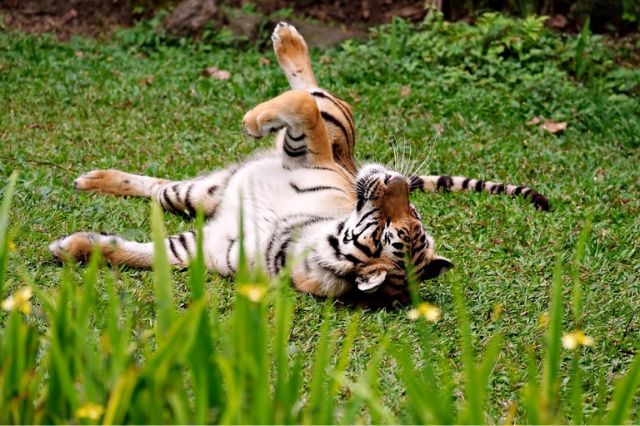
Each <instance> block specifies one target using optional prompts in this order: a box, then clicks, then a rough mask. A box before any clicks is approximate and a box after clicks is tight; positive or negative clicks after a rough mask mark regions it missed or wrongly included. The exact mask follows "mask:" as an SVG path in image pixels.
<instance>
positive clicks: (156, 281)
mask: <svg viewBox="0 0 640 426" xmlns="http://www.w3.org/2000/svg"><path fill="white" fill-rule="evenodd" d="M151 233H152V235H153V285H154V288H155V299H156V314H157V316H158V333H157V336H158V339H159V340H162V339H164V336H165V335H166V333H167V332H168V331H169V328H171V324H172V322H173V319H174V317H175V313H174V307H173V285H172V283H171V267H170V265H169V259H168V256H167V249H166V247H165V238H166V235H167V233H166V231H165V228H164V222H163V220H162V210H161V209H160V205H159V204H158V203H157V202H153V203H151Z"/></svg>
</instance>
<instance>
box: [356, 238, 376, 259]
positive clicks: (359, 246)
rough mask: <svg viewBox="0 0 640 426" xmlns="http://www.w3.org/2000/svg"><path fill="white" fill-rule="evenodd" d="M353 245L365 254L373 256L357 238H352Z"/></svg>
mask: <svg viewBox="0 0 640 426" xmlns="http://www.w3.org/2000/svg"><path fill="white" fill-rule="evenodd" d="M353 245H354V246H356V248H358V249H360V251H361V252H363V253H364V254H365V255H367V256H369V257H373V253H372V252H371V249H370V248H369V247H367V246H365V245H364V244H362V243H360V242H359V241H358V239H357V238H354V239H353Z"/></svg>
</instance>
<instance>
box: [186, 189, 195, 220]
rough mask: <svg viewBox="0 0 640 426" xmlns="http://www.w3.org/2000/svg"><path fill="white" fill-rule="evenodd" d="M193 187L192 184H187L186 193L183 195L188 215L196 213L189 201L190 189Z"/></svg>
mask: <svg viewBox="0 0 640 426" xmlns="http://www.w3.org/2000/svg"><path fill="white" fill-rule="evenodd" d="M192 189H193V184H191V185H189V189H187V195H185V197H184V205H185V207H186V209H187V212H189V215H190V216H195V215H196V209H195V208H194V207H193V204H192V203H191V190H192Z"/></svg>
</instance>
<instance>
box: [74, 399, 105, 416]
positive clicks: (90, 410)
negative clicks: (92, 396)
mask: <svg viewBox="0 0 640 426" xmlns="http://www.w3.org/2000/svg"><path fill="white" fill-rule="evenodd" d="M102 414H104V407H103V406H102V405H100V404H96V403H93V402H86V403H84V404H83V405H82V406H80V408H78V409H77V410H76V417H79V418H87V419H91V420H100V417H101V416H102Z"/></svg>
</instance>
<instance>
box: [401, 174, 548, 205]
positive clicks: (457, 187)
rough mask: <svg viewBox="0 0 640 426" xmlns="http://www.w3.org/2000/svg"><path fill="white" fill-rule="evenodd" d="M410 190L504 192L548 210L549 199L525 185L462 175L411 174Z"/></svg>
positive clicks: (494, 193)
mask: <svg viewBox="0 0 640 426" xmlns="http://www.w3.org/2000/svg"><path fill="white" fill-rule="evenodd" d="M409 179H410V181H411V191H414V190H422V191H425V192H436V191H452V192H460V191H476V192H486V193H488V194H493V195H500V194H506V195H510V196H512V197H518V196H520V197H524V198H525V199H527V200H529V201H530V202H531V204H533V205H534V206H535V207H536V208H538V209H540V210H544V211H549V208H550V205H549V200H548V199H547V197H545V196H544V195H542V194H539V193H538V192H536V191H535V190H534V189H532V188H529V187H527V186H517V185H507V184H503V183H497V182H491V181H483V180H480V179H470V178H466V177H463V176H439V175H430V176H412V177H410V178H409Z"/></svg>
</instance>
